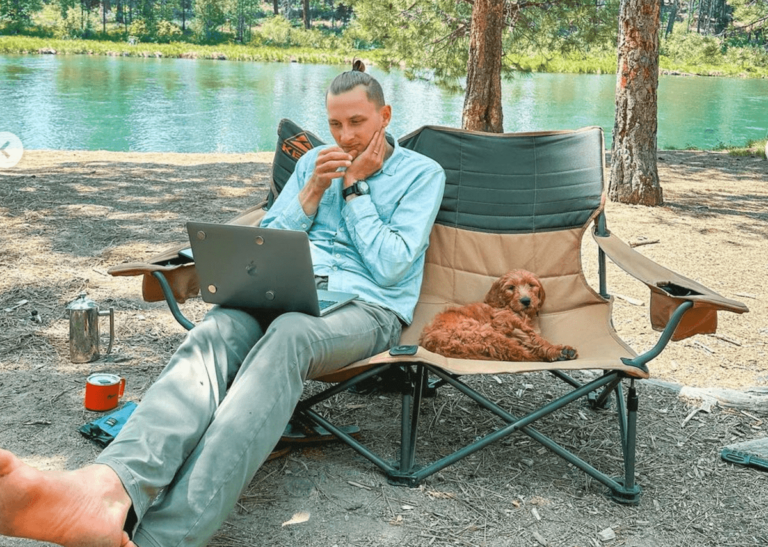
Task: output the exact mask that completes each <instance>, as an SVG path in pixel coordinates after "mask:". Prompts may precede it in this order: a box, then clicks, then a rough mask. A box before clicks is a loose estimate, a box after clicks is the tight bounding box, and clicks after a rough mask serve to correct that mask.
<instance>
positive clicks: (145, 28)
mask: <svg viewBox="0 0 768 547" xmlns="http://www.w3.org/2000/svg"><path fill="white" fill-rule="evenodd" d="M128 35H129V36H135V37H136V38H138V39H139V40H140V41H142V42H146V41H148V40H149V39H150V38H151V36H150V31H149V25H147V22H146V21H145V20H144V19H135V20H134V21H133V22H132V23H131V24H130V25H128Z"/></svg>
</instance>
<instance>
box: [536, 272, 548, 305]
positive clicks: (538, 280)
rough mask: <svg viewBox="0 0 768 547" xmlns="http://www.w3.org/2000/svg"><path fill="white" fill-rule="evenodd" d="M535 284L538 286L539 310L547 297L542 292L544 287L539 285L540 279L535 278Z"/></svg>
mask: <svg viewBox="0 0 768 547" xmlns="http://www.w3.org/2000/svg"><path fill="white" fill-rule="evenodd" d="M536 283H537V284H538V286H539V309H541V307H542V306H543V305H544V300H545V299H546V297H547V293H545V292H544V285H542V283H541V279H539V278H538V277H537V278H536Z"/></svg>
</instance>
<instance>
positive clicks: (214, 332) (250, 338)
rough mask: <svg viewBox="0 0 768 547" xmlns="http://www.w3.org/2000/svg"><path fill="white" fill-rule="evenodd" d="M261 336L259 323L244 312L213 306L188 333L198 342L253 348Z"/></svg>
mask: <svg viewBox="0 0 768 547" xmlns="http://www.w3.org/2000/svg"><path fill="white" fill-rule="evenodd" d="M261 336H262V330H261V326H260V325H259V322H258V321H257V320H256V318H255V317H253V316H252V315H251V314H249V313H248V312H246V311H243V310H236V309H232V308H222V307H219V306H215V307H213V308H211V310H210V311H209V312H208V313H207V314H206V315H205V317H204V318H203V320H202V321H201V322H200V323H198V324H197V325H196V326H195V328H193V329H192V330H191V331H190V332H189V337H190V338H191V339H192V340H195V341H198V342H203V343H206V342H209V343H210V342H213V343H217V342H224V343H226V344H228V345H229V344H232V343H235V342H236V343H237V344H238V345H239V344H244V345H245V346H253V345H254V344H255V343H256V342H257V341H258V340H259V338H261Z"/></svg>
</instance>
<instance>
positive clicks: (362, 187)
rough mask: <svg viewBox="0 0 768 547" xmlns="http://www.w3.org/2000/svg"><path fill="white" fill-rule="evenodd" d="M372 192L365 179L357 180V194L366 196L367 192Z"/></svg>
mask: <svg viewBox="0 0 768 547" xmlns="http://www.w3.org/2000/svg"><path fill="white" fill-rule="evenodd" d="M370 192H371V187H370V186H368V183H367V182H365V181H364V180H360V181H358V182H357V194H358V195H361V196H364V195H366V194H369V193H370Z"/></svg>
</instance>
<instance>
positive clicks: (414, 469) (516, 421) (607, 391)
mask: <svg viewBox="0 0 768 547" xmlns="http://www.w3.org/2000/svg"><path fill="white" fill-rule="evenodd" d="M595 233H596V235H597V236H598V237H604V236H605V235H606V234H607V229H606V220H605V213H604V212H601V213H600V215H599V216H598V218H597V220H596V222H595ZM598 274H599V283H600V294H601V296H603V297H604V298H608V297H609V296H610V295H609V293H608V291H607V275H606V255H605V253H604V252H603V251H602V250H601V249H598ZM152 275H153V276H154V277H155V278H156V279H157V280H158V282H159V283H160V287H161V289H162V291H163V295H164V296H165V299H166V302H167V304H168V307H169V309H170V311H171V314H172V315H173V317H174V318H175V319H176V321H177V322H178V323H179V324H180V325H181V326H183V327H184V328H185V329H187V330H191V329H192V328H193V327H194V323H192V322H191V321H190V320H189V319H187V318H186V317H185V316H184V314H183V313H182V312H181V310H180V309H179V306H178V304H177V302H176V298H175V297H174V295H173V291H172V289H171V287H170V285H169V283H168V281H167V280H166V279H165V276H164V275H163V273H162V272H160V271H155V272H152ZM692 307H693V303H692V302H690V301H684V302H683V303H682V304H680V305H679V306H678V307H677V309H676V310H675V312H674V313H673V314H672V317H671V319H670V321H669V323H668V324H667V326H666V328H665V329H664V330H663V332H662V333H661V335H660V336H659V339H658V341H657V343H656V345H654V347H652V348H651V349H650V350H648V351H647V352H645V353H643V354H641V355H638V356H637V357H635V358H634V359H626V358H624V359H622V361H623V362H624V363H625V364H627V365H630V366H633V367H637V368H639V369H641V370H643V371H644V372H647V371H648V367H647V364H648V362H649V361H651V360H652V359H654V358H655V357H657V356H658V355H659V354H660V353H661V352H662V351H663V350H664V348H665V347H666V346H667V344H668V343H669V341H670V340H671V339H672V335H673V333H674V332H675V329H676V328H677V326H678V324H679V323H680V321H681V319H682V318H683V315H684V314H685V313H686V312H687V311H688V310H689V309H691V308H692ZM392 367H400V368H401V370H402V371H403V372H405V375H404V376H403V378H404V380H403V382H402V385H401V389H400V392H401V397H402V401H401V423H400V454H399V459H398V460H396V461H387V460H385V459H384V458H382V457H381V456H379V455H377V454H375V453H374V452H373V451H371V449H370V448H368V447H367V446H366V445H365V444H363V443H362V442H360V441H359V440H357V439H355V438H353V437H351V436H350V435H348V434H347V433H345V432H344V431H343V430H342V429H341V428H340V427H338V426H337V425H335V424H333V423H332V422H330V421H329V420H327V419H326V418H324V417H323V416H321V415H320V414H319V413H317V412H316V411H315V410H313V407H314V406H315V405H317V404H319V403H322V402H323V401H325V400H327V399H329V398H330V397H333V396H334V395H337V394H339V393H341V392H343V391H346V390H348V389H350V388H352V387H353V386H356V385H357V384H359V383H361V382H364V381H366V380H368V379H370V378H372V377H374V376H376V375H380V374H382V373H386V371H387V370H388V369H390V368H392ZM548 372H549V373H550V374H552V375H553V376H554V377H556V378H558V379H559V380H561V381H563V382H565V383H566V384H568V385H569V386H571V387H572V388H573V389H572V391H570V392H569V393H567V394H565V395H563V396H561V397H559V398H557V399H555V400H553V401H550V402H549V403H547V404H545V405H543V406H542V407H540V408H539V409H537V410H535V411H534V412H531V413H529V414H526V415H525V416H520V417H519V416H516V415H514V414H512V413H511V412H508V411H507V410H505V409H503V408H502V407H500V406H499V405H497V404H495V403H493V402H492V401H490V400H488V399H487V398H486V397H484V396H483V395H482V394H480V393H478V392H477V391H476V390H474V389H472V388H471V387H470V386H468V385H467V384H466V383H465V382H462V381H461V379H460V377H459V376H457V375H455V374H452V373H449V372H446V371H444V370H442V369H440V368H438V367H435V366H433V365H430V364H426V363H409V362H404V363H387V364H382V365H379V366H376V367H374V368H371V369H369V370H366V371H365V372H362V373H360V374H358V375H356V376H354V377H352V378H350V379H348V380H346V381H343V382H340V383H338V384H334V385H332V386H331V387H329V388H327V389H325V390H323V391H322V392H320V393H317V394H315V395H313V396H311V397H309V398H307V399H305V400H302V401H301V402H299V404H298V406H297V407H296V410H295V411H294V418H293V419H297V420H299V421H303V422H305V423H311V424H316V425H319V426H322V427H324V428H325V429H327V430H328V431H330V432H331V433H333V434H334V435H335V436H336V437H338V438H339V439H340V440H341V441H343V442H344V443H346V444H347V445H349V446H350V447H351V448H352V449H354V450H355V451H357V452H358V453H359V454H360V455H361V456H363V457H364V458H366V459H368V460H369V461H371V462H372V463H373V464H374V465H376V466H377V467H378V468H379V469H381V471H382V472H383V473H384V474H385V475H386V477H387V480H388V482H389V483H391V484H394V485H398V486H409V487H417V486H418V485H419V484H421V483H422V482H423V481H424V480H425V479H426V478H427V477H429V476H430V475H433V474H434V473H437V472H438V471H440V470H442V469H444V468H445V467H448V466H450V465H452V464H454V463H456V462H457V461H459V460H461V459H463V458H465V457H467V456H469V455H471V454H473V453H475V452H477V451H478V450H481V449H482V448H485V447H486V446H488V445H489V444H491V443H494V442H496V441H498V440H500V439H502V438H504V437H506V436H508V435H510V434H512V433H515V432H518V431H519V432H522V433H524V434H525V435H527V436H528V437H530V438H531V439H533V440H534V441H536V442H538V443H539V444H541V445H542V446H544V447H545V448H547V449H548V450H550V451H552V452H553V453H555V454H557V455H558V456H560V457H561V458H563V459H564V460H565V461H567V462H568V463H570V464H572V465H573V466H575V467H577V468H579V469H581V470H582V471H583V472H584V473H586V474H587V475H589V476H591V477H593V478H594V479H595V480H597V481H598V482H600V483H602V484H603V485H605V486H606V487H607V488H608V489H609V491H610V495H611V498H612V499H614V500H615V501H617V502H620V503H624V504H630V505H636V504H638V503H639V502H640V493H641V488H640V486H639V485H638V484H637V483H636V482H635V462H636V438H637V413H638V408H639V396H638V393H637V387H636V385H635V380H636V379H635V378H632V377H629V376H628V375H626V374H625V373H623V372H621V371H606V372H605V373H604V374H603V375H602V376H600V377H599V378H597V379H595V380H592V381H591V382H588V383H582V382H579V381H578V380H576V379H574V378H573V377H572V376H571V375H569V374H566V373H564V372H562V371H560V370H550V371H548ZM429 375H432V376H435V377H437V378H439V379H440V381H439V382H438V384H437V385H438V386H441V385H450V386H452V387H453V388H455V389H456V390H458V391H459V392H460V393H462V394H463V395H465V396H466V397H469V398H470V399H472V400H473V401H475V402H476V403H477V404H478V405H480V406H481V407H483V408H484V409H485V410H487V411H489V412H491V413H493V414H495V415H496V416H498V417H499V418H501V419H502V420H503V421H504V422H505V423H506V425H505V426H504V427H501V428H499V429H496V430H494V431H492V432H490V433H488V434H486V435H485V436H483V437H481V438H478V439H476V440H474V441H473V442H471V443H469V444H468V445H466V446H464V447H462V448H459V449H458V450H456V451H454V452H453V453H451V454H449V455H447V456H444V457H442V458H440V459H438V460H436V461H433V462H430V463H426V464H418V463H417V460H416V446H417V440H418V426H419V418H420V414H421V412H420V410H421V402H422V397H423V393H424V388H425V385H426V382H427V380H428V376H429ZM625 380H628V382H629V386H628V389H627V397H626V398H625V396H624V391H623V389H622V386H623V384H624V381H625ZM611 395H613V396H614V397H615V399H616V410H617V417H618V426H619V435H620V439H621V449H622V455H623V461H624V465H623V467H624V469H623V476H621V477H612V476H610V475H608V474H607V473H605V472H603V471H600V470H599V469H597V468H596V467H594V466H593V465H592V464H590V463H589V462H586V461H585V460H583V459H582V458H580V457H579V456H577V455H576V454H574V453H573V452H571V451H569V450H568V449H566V448H565V447H563V446H562V445H561V444H559V443H557V442H556V441H554V440H553V439H551V438H549V437H547V436H546V435H544V434H543V433H541V432H540V431H538V430H537V429H535V428H534V427H533V426H532V425H531V424H533V423H534V422H536V421H537V420H539V419H541V418H543V417H545V416H548V415H550V414H552V413H553V412H555V411H557V410H560V409H562V408H564V407H566V406H568V405H570V404H572V403H574V402H575V401H578V400H580V399H585V398H586V400H587V402H588V404H589V405H590V406H592V407H593V408H596V409H597V408H605V407H606V406H607V405H608V402H609V397H610V396H611Z"/></svg>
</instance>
